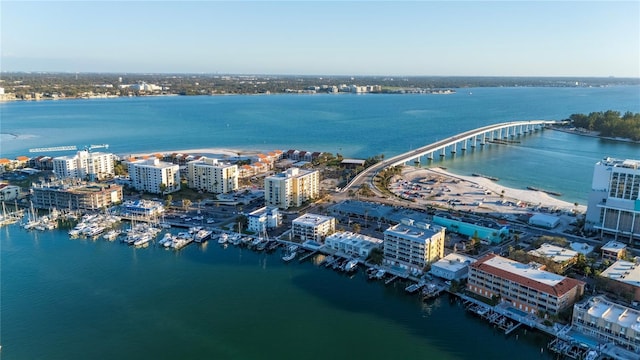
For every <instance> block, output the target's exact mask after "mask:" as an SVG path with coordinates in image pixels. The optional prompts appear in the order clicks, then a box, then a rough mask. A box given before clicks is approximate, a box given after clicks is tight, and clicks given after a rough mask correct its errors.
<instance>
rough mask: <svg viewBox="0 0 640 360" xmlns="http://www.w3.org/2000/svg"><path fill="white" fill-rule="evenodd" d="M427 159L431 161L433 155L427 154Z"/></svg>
mask: <svg viewBox="0 0 640 360" xmlns="http://www.w3.org/2000/svg"><path fill="white" fill-rule="evenodd" d="M427 159H429V160H433V153H432V152H430V153H428V154H427Z"/></svg>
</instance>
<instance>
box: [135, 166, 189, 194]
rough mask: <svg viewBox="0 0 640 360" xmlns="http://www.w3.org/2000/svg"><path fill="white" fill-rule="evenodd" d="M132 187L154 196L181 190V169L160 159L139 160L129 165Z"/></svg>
mask: <svg viewBox="0 0 640 360" xmlns="http://www.w3.org/2000/svg"><path fill="white" fill-rule="evenodd" d="M129 177H130V178H131V186H133V187H134V188H135V189H136V190H138V191H146V192H150V193H153V194H160V193H163V191H162V188H164V193H165V194H168V193H172V192H175V191H178V190H180V167H179V166H178V165H177V164H171V163H166V162H162V161H160V160H159V159H147V160H137V161H133V162H130V163H129Z"/></svg>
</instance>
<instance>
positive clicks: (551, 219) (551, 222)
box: [528, 214, 560, 229]
mask: <svg viewBox="0 0 640 360" xmlns="http://www.w3.org/2000/svg"><path fill="white" fill-rule="evenodd" d="M528 223H529V225H533V226H539V227H543V228H545V229H553V228H555V227H556V226H558V224H559V223H560V218H559V217H557V216H553V215H548V214H535V215H533V216H531V217H530V218H529V221H528Z"/></svg>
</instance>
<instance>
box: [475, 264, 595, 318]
mask: <svg viewBox="0 0 640 360" xmlns="http://www.w3.org/2000/svg"><path fill="white" fill-rule="evenodd" d="M584 285H585V284H584V282H582V281H579V280H576V279H572V278H568V277H564V276H561V275H557V274H554V273H551V272H548V271H544V270H543V269H541V267H540V265H539V264H534V263H532V264H523V263H520V262H517V261H514V260H510V259H507V258H503V257H501V256H498V255H496V254H488V255H486V256H484V257H483V258H481V259H479V260H478V261H477V262H475V263H473V264H471V265H470V266H469V278H468V282H467V290H469V291H471V292H473V293H476V294H478V295H480V296H483V297H485V298H488V299H492V298H499V299H500V301H502V302H506V303H510V304H511V306H513V308H515V309H518V310H520V311H524V312H528V313H531V314H537V312H538V311H543V312H548V313H551V314H557V313H559V312H561V311H562V310H564V309H566V308H568V307H570V306H572V305H573V304H574V303H575V302H576V301H577V300H578V299H579V298H580V296H581V295H582V294H583V292H584Z"/></svg>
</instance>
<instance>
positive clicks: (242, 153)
mask: <svg viewBox="0 0 640 360" xmlns="http://www.w3.org/2000/svg"><path fill="white" fill-rule="evenodd" d="M270 151H272V150H270ZM260 153H265V154H266V153H268V151H266V152H265V151H260V150H239V149H224V148H205V149H185V150H159V151H152V152H146V153H136V154H124V155H120V157H130V156H133V157H136V158H138V157H143V156H152V155H154V154H189V155H202V156H209V157H218V158H219V157H229V158H235V157H252V156H257V155H258V154H260Z"/></svg>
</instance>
